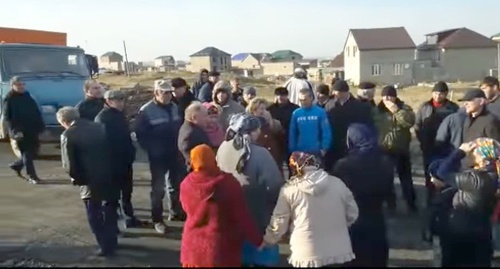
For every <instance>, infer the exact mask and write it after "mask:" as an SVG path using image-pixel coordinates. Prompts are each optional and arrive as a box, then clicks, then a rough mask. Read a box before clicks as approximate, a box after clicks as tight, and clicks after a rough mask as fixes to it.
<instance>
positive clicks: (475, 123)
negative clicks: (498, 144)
mask: <svg viewBox="0 0 500 269" xmlns="http://www.w3.org/2000/svg"><path fill="white" fill-rule="evenodd" d="M481 137H488V138H491V139H495V140H496V141H500V121H499V120H498V119H497V118H496V117H495V116H493V114H491V113H490V112H489V111H488V110H487V109H483V111H481V113H480V114H479V115H477V116H476V117H474V118H473V117H472V116H470V115H469V116H468V117H467V118H465V121H464V129H463V142H471V141H474V140H475V139H477V138H481Z"/></svg>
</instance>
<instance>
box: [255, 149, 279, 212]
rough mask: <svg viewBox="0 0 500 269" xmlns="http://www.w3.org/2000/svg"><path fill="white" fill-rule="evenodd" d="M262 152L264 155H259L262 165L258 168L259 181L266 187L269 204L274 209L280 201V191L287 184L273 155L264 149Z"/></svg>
mask: <svg viewBox="0 0 500 269" xmlns="http://www.w3.org/2000/svg"><path fill="white" fill-rule="evenodd" d="M261 152H262V154H260V155H259V161H260V162H261V165H259V166H258V167H259V172H258V175H259V181H260V182H262V183H263V184H264V185H265V186H266V188H267V193H268V197H269V204H270V205H272V207H274V206H275V204H276V200H277V199H278V195H279V192H280V189H281V187H282V186H283V184H284V183H285V182H284V178H283V175H281V172H280V170H279V168H278V165H277V164H276V161H275V160H274V159H273V157H272V156H271V153H270V152H269V151H268V150H266V149H264V148H263V150H262V151H261Z"/></svg>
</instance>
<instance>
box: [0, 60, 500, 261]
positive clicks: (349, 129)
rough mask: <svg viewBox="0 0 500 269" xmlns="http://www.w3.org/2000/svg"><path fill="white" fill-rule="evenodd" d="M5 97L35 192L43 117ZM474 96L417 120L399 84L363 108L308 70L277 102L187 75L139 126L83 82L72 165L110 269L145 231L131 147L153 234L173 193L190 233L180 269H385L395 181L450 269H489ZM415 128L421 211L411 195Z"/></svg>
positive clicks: (68, 139) (492, 98) (499, 168)
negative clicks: (144, 161) (127, 241)
mask: <svg viewBox="0 0 500 269" xmlns="http://www.w3.org/2000/svg"><path fill="white" fill-rule="evenodd" d="M11 86H12V91H11V93H9V95H8V96H7V98H6V100H5V106H4V114H3V115H4V123H5V124H6V125H5V126H7V127H8V130H9V135H10V138H11V142H12V144H13V148H17V149H18V150H19V154H18V155H19V160H18V161H16V162H14V163H13V164H12V165H11V166H10V167H11V169H12V170H13V171H15V172H16V173H17V174H18V175H20V176H21V175H22V170H23V167H24V166H26V172H27V174H28V180H29V181H30V182H31V183H38V182H39V181H40V179H39V178H38V176H37V174H36V170H35V168H34V165H33V157H34V155H35V154H36V148H37V144H38V140H37V137H38V134H39V133H40V132H41V131H42V130H43V120H42V118H41V114H40V112H39V111H38V108H37V105H36V102H35V101H34V100H33V98H31V96H30V95H29V93H28V92H27V91H26V90H25V88H24V83H23V82H22V79H21V78H19V77H14V78H13V79H12V80H11ZM479 86H480V87H478V88H474V89H470V90H468V91H467V92H466V93H465V94H464V96H463V97H462V98H461V99H460V100H459V101H460V102H463V105H462V106H459V105H458V104H456V103H454V102H452V101H451V100H449V99H448V97H447V96H448V93H449V89H448V86H447V84H446V83H445V82H438V83H436V84H435V86H434V87H433V89H432V91H431V92H430V93H429V100H428V101H426V102H424V103H423V104H422V105H421V106H420V107H419V108H418V109H417V110H416V112H414V110H413V108H411V107H410V106H408V105H407V104H405V102H404V101H403V100H401V99H400V98H399V97H398V90H397V89H396V88H395V87H394V86H391V85H388V86H385V87H383V89H382V90H381V92H380V93H381V94H380V97H381V101H380V102H378V103H377V102H376V101H375V92H376V91H375V89H376V85H375V84H373V83H370V82H363V83H361V84H360V85H359V86H358V88H359V89H358V90H357V93H356V95H354V94H352V93H351V89H350V86H349V84H348V83H347V82H346V81H344V80H337V79H335V80H334V81H333V82H332V83H331V85H325V84H320V85H317V86H316V87H314V86H313V83H311V82H309V81H308V80H307V73H306V71H305V70H303V69H301V68H298V69H296V70H295V74H294V76H293V77H292V78H290V79H289V80H288V81H287V82H286V83H285V84H284V85H283V87H278V88H276V89H275V92H274V94H275V99H274V102H273V103H271V104H269V102H268V101H267V100H266V99H264V98H261V97H259V93H258V91H257V89H255V88H254V87H244V88H242V87H241V85H240V80H239V79H238V78H237V77H234V78H232V79H231V80H230V81H229V82H226V81H223V80H220V74H219V73H218V72H209V71H208V70H202V71H201V72H200V77H199V80H198V81H197V82H196V83H194V85H192V87H189V86H188V84H187V82H186V80H184V79H183V78H173V79H170V80H158V81H156V82H155V84H154V91H153V93H154V97H153V99H152V100H151V101H150V102H148V103H146V104H144V105H143V106H142V107H141V108H140V110H139V112H138V115H137V117H136V120H135V122H134V126H133V127H132V128H130V127H129V123H128V122H127V119H126V117H125V114H124V112H123V108H124V106H125V103H126V96H125V95H124V93H123V92H121V91H119V90H107V91H103V90H102V87H101V86H100V84H99V83H97V82H96V81H93V80H89V81H87V82H86V83H85V86H84V91H85V94H86V99H85V100H83V101H82V102H80V103H79V104H78V105H77V106H76V107H63V108H61V109H59V111H58V112H57V119H58V121H59V123H60V124H61V126H62V127H63V128H64V129H65V131H64V133H63V134H62V136H61V152H62V162H63V166H64V167H67V169H68V172H69V176H70V178H71V181H72V182H73V184H74V185H77V186H80V194H81V198H82V199H83V201H84V204H85V208H86V212H87V216H88V221H89V224H90V227H91V229H92V231H93V233H94V234H95V236H96V240H97V243H98V245H99V252H98V254H99V255H102V256H108V255H113V254H114V252H115V250H116V247H117V245H118V236H119V234H120V233H121V231H122V230H123V229H126V228H130V227H139V226H142V225H144V223H142V222H141V221H140V220H139V219H137V218H136V217H135V215H134V210H133V206H132V202H131V196H132V191H133V180H132V178H133V169H132V164H133V163H134V161H135V155H136V149H135V147H134V144H133V143H134V140H137V142H138V144H139V145H140V147H141V148H142V149H144V150H145V152H146V153H147V156H148V159H149V168H150V172H151V221H152V223H153V225H154V229H155V230H156V232H158V233H160V234H165V233H168V231H169V228H168V226H167V224H166V223H165V221H164V215H163V213H164V207H163V204H164V203H163V200H164V198H165V196H166V192H167V191H168V199H169V200H170V201H169V202H168V205H169V207H170V208H168V219H169V220H178V221H185V223H184V229H183V235H182V244H181V257H180V260H181V263H182V265H183V267H219V266H233V267H240V266H245V267H249V266H255V267H259V266H262V267H271V266H273V265H276V264H277V263H278V262H279V250H278V243H280V242H282V240H288V242H289V244H290V248H291V256H290V257H289V262H290V264H291V265H293V266H294V267H330V266H335V267H340V266H347V267H357V266H376V267H387V266H388V259H389V242H388V239H387V231H386V219H385V215H384V207H386V208H387V210H388V212H389V213H393V214H395V213H396V209H397V208H398V206H400V205H398V204H397V199H396V194H395V189H394V178H395V176H394V172H395V171H396V172H397V175H398V178H399V180H400V182H401V189H402V194H403V198H404V200H405V201H406V208H407V210H408V212H409V214H414V213H417V212H419V211H421V210H425V212H426V213H427V214H425V216H426V223H427V224H426V225H425V226H426V227H425V229H426V233H425V234H426V235H430V236H435V237H439V238H440V244H441V245H440V246H441V252H442V259H441V263H442V266H459V265H460V266H491V259H492V256H493V249H494V245H495V241H496V240H494V237H495V236H494V235H496V234H497V233H495V227H496V223H497V222H498V216H500V207H498V206H497V204H496V202H497V195H498V194H499V193H500V192H498V191H497V190H498V188H497V185H498V184H497V181H498V179H499V175H500V144H499V143H498V142H497V141H500V122H499V120H500V118H499V117H500V101H499V100H500V98H499V96H500V85H499V81H498V79H497V78H494V77H486V78H484V79H483V81H482V82H481V84H480V85H479ZM412 128H414V130H415V134H416V138H417V140H418V142H419V144H420V148H421V150H422V157H423V164H424V171H425V177H426V182H425V183H426V188H427V195H426V198H425V200H426V207H425V208H419V207H418V206H417V205H418V204H417V197H416V194H415V189H414V186H413V179H412V162H411V154H410V142H411V140H412V134H411V131H410V130H411V129H412ZM131 133H132V135H131ZM284 164H285V165H284ZM119 215H121V216H122V218H123V219H125V225H124V227H119V225H118V219H119ZM498 235H499V236H500V234H498ZM426 237H428V236H426ZM426 239H429V238H426Z"/></svg>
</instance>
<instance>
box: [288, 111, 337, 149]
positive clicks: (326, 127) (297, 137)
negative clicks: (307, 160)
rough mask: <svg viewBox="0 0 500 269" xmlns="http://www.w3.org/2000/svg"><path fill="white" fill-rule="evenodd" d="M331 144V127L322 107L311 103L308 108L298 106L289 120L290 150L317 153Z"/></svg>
mask: <svg viewBox="0 0 500 269" xmlns="http://www.w3.org/2000/svg"><path fill="white" fill-rule="evenodd" d="M331 144H332V129H331V127H330V123H329V121H328V117H327V115H326V112H325V110H324V109H322V108H320V107H318V106H315V105H313V106H312V107H310V108H298V109H296V110H295V111H294V112H293V114H292V119H291V121H290V132H289V143H288V147H289V150H290V152H294V151H302V152H307V153H310V154H319V153H320V151H321V150H327V149H328V148H330V145H331Z"/></svg>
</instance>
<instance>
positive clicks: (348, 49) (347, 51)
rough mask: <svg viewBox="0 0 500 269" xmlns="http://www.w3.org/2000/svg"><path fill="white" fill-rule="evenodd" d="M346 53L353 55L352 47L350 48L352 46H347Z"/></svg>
mask: <svg viewBox="0 0 500 269" xmlns="http://www.w3.org/2000/svg"><path fill="white" fill-rule="evenodd" d="M346 53H347V57H349V56H351V49H350V47H347V48H346Z"/></svg>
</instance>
